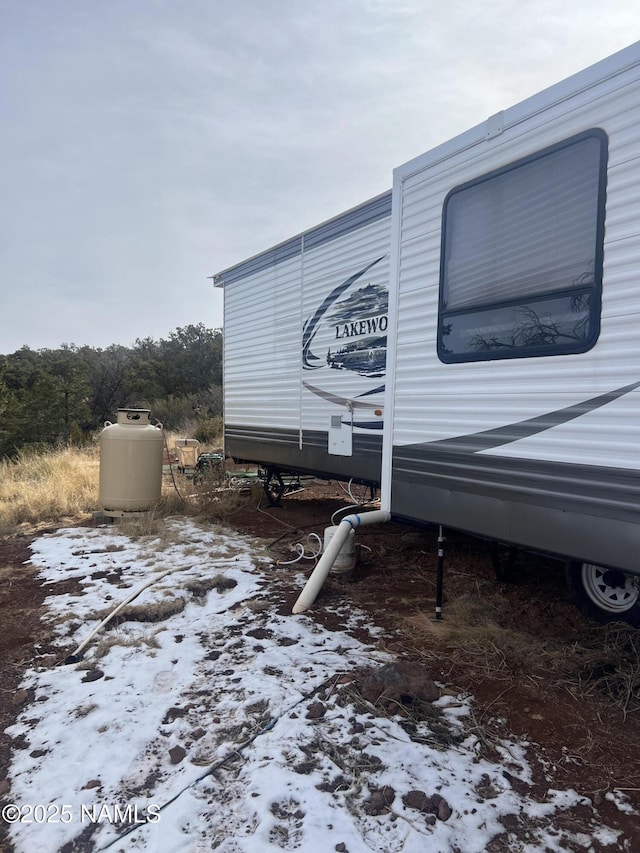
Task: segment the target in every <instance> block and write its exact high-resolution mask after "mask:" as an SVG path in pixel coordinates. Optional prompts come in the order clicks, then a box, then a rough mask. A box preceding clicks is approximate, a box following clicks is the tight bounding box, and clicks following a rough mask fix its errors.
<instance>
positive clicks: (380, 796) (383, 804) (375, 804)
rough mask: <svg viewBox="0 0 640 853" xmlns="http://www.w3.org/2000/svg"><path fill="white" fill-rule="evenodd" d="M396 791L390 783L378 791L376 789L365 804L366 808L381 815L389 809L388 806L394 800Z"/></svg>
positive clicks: (368, 812) (369, 811) (371, 813)
mask: <svg viewBox="0 0 640 853" xmlns="http://www.w3.org/2000/svg"><path fill="white" fill-rule="evenodd" d="M395 797H396V792H395V791H394V790H393V788H392V787H391V786H390V785H385V786H384V788H380V789H379V790H378V791H374V792H373V793H372V794H371V796H370V797H369V799H368V800H367V802H366V803H365V804H364V810H365V811H366V813H367V814H370V815H379V814H383V813H384V812H386V811H387V809H388V807H389V806H390V805H391V803H392V802H393V801H394V799H395Z"/></svg>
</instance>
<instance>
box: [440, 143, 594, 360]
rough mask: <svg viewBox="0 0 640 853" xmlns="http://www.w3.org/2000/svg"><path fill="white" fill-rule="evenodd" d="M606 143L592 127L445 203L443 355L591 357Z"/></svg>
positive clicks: (462, 188) (470, 186) (471, 185)
mask: <svg viewBox="0 0 640 853" xmlns="http://www.w3.org/2000/svg"><path fill="white" fill-rule="evenodd" d="M606 157H607V137H606V135H605V134H604V133H603V132H602V131H601V130H592V131H588V132H587V133H583V134H580V136H576V137H573V138H571V139H569V140H566V141H565V142H564V143H562V144H560V145H555V146H553V148H550V149H546V150H545V151H542V152H539V153H538V154H536V155H535V156H533V157H528V158H526V159H524V160H519V161H518V162H516V163H513V164H512V165H510V166H509V167H507V168H505V169H501V170H500V171H498V172H493V173H491V174H489V175H485V176H483V177H482V178H480V179H478V180H476V181H472V182H470V183H468V184H464V185H463V186H460V187H457V188H456V189H454V190H453V191H452V192H451V193H449V195H448V196H447V199H446V201H445V205H444V212H443V228H442V251H441V269H440V311H439V318H438V355H439V357H440V359H441V360H442V361H445V362H459V361H478V360H481V361H485V360H488V359H497V358H518V357H526V356H537V355H553V354H562V353H575V352H584V351H586V350H588V349H590V348H591V347H592V346H593V345H594V343H595V342H596V340H597V337H598V334H599V331H600V288H601V282H602V244H603V234H604V198H605V182H606Z"/></svg>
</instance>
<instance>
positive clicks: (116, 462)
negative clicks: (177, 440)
mask: <svg viewBox="0 0 640 853" xmlns="http://www.w3.org/2000/svg"><path fill="white" fill-rule="evenodd" d="M150 415H151V411H150V410H149V409H118V411H117V422H116V423H115V424H113V423H111V421H105V425H104V429H103V430H102V432H101V433H100V487H99V497H98V501H99V504H100V506H101V507H102V509H103V510H104V511H105V512H106V513H107V514H108V512H109V510H114V511H115V514H117V515H120V514H122V513H123V512H139V511H141V510H147V509H150V508H151V507H152V506H153V505H154V504H155V503H157V502H158V501H159V500H160V494H161V491H162V451H163V439H162V424H157V425H155V426H153V425H152V424H151V423H150V420H149V418H150Z"/></svg>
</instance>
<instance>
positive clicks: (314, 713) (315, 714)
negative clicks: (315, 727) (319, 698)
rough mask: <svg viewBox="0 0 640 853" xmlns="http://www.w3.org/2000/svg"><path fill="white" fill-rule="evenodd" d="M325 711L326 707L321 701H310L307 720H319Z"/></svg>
mask: <svg viewBox="0 0 640 853" xmlns="http://www.w3.org/2000/svg"><path fill="white" fill-rule="evenodd" d="M326 713H327V709H326V707H325V706H324V705H323V704H322V702H312V703H311V705H309V707H308V708H307V720H319V719H320V718H321V717H324V715H325V714H326Z"/></svg>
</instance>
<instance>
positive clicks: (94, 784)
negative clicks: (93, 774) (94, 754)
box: [80, 779, 102, 791]
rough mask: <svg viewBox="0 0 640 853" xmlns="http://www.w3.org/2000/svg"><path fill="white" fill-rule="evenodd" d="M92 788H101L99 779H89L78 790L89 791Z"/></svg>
mask: <svg viewBox="0 0 640 853" xmlns="http://www.w3.org/2000/svg"><path fill="white" fill-rule="evenodd" d="M92 788H102V782H101V781H100V780H99V779H90V780H89V781H88V782H87V784H86V785H83V786H82V788H81V789H80V790H82V791H90V790H91V789H92Z"/></svg>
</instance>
